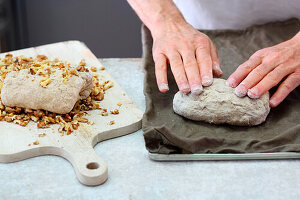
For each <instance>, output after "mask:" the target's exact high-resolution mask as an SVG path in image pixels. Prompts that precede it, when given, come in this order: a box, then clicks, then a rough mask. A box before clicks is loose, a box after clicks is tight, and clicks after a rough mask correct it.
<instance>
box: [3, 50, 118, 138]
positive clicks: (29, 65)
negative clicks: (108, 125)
mask: <svg viewBox="0 0 300 200" xmlns="http://www.w3.org/2000/svg"><path fill="white" fill-rule="evenodd" d="M22 69H27V70H29V75H36V76H42V77H44V78H43V79H42V80H41V82H40V86H41V87H44V88H47V87H48V85H50V84H51V81H52V79H51V78H50V74H51V73H52V72H53V70H62V71H63V73H62V76H63V78H64V79H63V81H64V82H65V83H67V81H68V79H69V78H70V77H71V76H73V75H74V76H78V73H80V72H89V69H88V68H87V67H86V62H85V60H84V59H82V60H81V61H80V63H79V64H78V66H74V67H73V66H71V65H70V63H69V62H68V61H61V60H59V59H57V58H56V59H54V60H49V59H48V58H47V56H45V55H37V56H36V57H35V58H33V57H25V56H23V55H20V56H15V57H13V55H12V54H6V55H5V57H4V58H1V59H0V93H1V89H2V86H3V82H4V79H5V76H6V74H7V73H9V72H11V71H20V70H22ZM100 69H101V70H104V69H105V68H104V67H103V66H102V67H101V68H100ZM90 70H91V71H95V70H96V67H91V68H90ZM100 76H101V75H100ZM32 81H34V78H33V79H32ZM92 83H93V88H92V92H91V94H90V96H89V97H87V98H86V99H83V100H79V101H78V102H77V103H76V104H75V106H74V108H73V110H72V111H71V112H70V113H68V114H56V113H52V112H48V111H45V110H31V109H24V108H18V107H8V106H4V105H3V103H2V101H1V97H0V121H6V122H12V123H15V124H18V125H20V126H27V124H28V123H29V122H30V121H32V122H34V123H36V125H37V127H38V128H41V129H44V128H50V125H51V124H58V125H59V128H58V131H59V132H60V134H61V135H65V134H66V135H69V134H71V133H72V132H73V131H74V130H77V129H78V127H79V126H80V123H89V120H88V119H87V118H85V117H84V116H85V115H88V116H89V114H88V113H87V112H86V111H90V110H101V114H100V115H101V116H107V115H108V113H107V109H105V108H102V107H100V104H99V103H100V101H102V100H103V99H104V94H105V91H106V90H108V89H109V88H111V87H113V85H114V84H113V82H112V81H110V80H107V81H105V82H104V83H100V79H99V75H98V74H97V73H93V78H92ZM114 113H115V111H114ZM90 123H91V124H94V122H90ZM52 131H53V132H54V130H53V129H52ZM42 137H43V136H42ZM36 143H38V141H36Z"/></svg>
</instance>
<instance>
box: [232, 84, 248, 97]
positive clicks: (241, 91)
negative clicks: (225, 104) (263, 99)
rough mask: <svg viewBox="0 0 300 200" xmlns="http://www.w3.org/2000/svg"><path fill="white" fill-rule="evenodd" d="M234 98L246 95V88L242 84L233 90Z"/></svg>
mask: <svg viewBox="0 0 300 200" xmlns="http://www.w3.org/2000/svg"><path fill="white" fill-rule="evenodd" d="M234 92H235V94H236V96H238V97H244V96H246V94H247V88H246V86H245V85H244V84H240V85H239V86H237V87H236V88H235V90H234Z"/></svg>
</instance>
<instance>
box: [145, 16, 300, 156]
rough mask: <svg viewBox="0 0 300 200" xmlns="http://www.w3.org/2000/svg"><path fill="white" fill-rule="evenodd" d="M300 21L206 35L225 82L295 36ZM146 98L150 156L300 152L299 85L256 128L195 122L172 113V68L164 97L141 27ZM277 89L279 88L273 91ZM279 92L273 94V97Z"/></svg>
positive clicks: (174, 88)
mask: <svg viewBox="0 0 300 200" xmlns="http://www.w3.org/2000/svg"><path fill="white" fill-rule="evenodd" d="M299 30H300V21H299V20H298V19H290V20H288V21H285V22H273V23H268V24H265V25H257V26H252V27H249V28H247V29H245V30H224V31H223V30H221V31H220V30H217V31H203V32H204V33H205V34H207V35H208V36H209V37H210V38H211V39H212V41H213V43H214V44H215V45H216V47H217V49H218V54H219V59H220V61H221V67H222V70H223V72H224V75H223V77H222V78H224V79H227V78H228V76H229V75H230V74H231V73H232V72H233V71H234V70H235V69H236V68H237V67H238V66H239V64H241V63H243V62H244V61H246V60H247V59H248V58H249V57H250V56H251V55H252V54H253V53H254V52H255V51H257V50H259V49H262V48H264V47H269V46H273V45H275V44H278V43H280V42H283V41H286V40H288V39H290V38H292V37H293V36H294V35H295V34H296V33H297V32H298V31H299ZM142 36H143V37H142V40H143V53H144V55H143V56H144V68H145V83H144V94H145V98H146V112H145V114H144V117H143V131H144V138H145V143H146V148H147V149H148V151H149V152H152V153H160V154H172V153H262V152H264V153H265V152H300V87H298V88H296V89H295V90H294V91H293V92H292V93H291V94H290V95H289V96H288V97H287V98H286V99H285V100H284V101H283V102H282V103H281V104H280V105H279V106H278V107H277V108H272V109H271V112H270V114H269V116H268V118H267V120H266V122H265V123H263V124H261V125H258V126H255V127H238V126H230V125H212V124H209V123H205V122H195V121H191V120H189V119H186V118H184V117H181V116H179V115H177V114H175V113H174V112H173V108H172V105H173V104H172V102H173V96H174V94H175V93H176V92H177V91H178V88H177V86H176V83H175V80H174V78H173V75H172V73H171V70H170V69H169V67H168V80H169V87H170V91H168V92H167V93H165V94H163V93H160V92H159V90H158V88H157V85H156V79H155V73H154V62H153V59H152V37H151V33H150V31H149V30H148V29H147V27H145V26H143V27H142ZM275 89H276V88H275ZM275 89H273V90H271V94H272V93H274V91H275Z"/></svg>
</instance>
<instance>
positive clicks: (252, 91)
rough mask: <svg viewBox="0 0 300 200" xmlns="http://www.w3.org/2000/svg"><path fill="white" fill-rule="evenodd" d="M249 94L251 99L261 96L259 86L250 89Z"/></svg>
mask: <svg viewBox="0 0 300 200" xmlns="http://www.w3.org/2000/svg"><path fill="white" fill-rule="evenodd" d="M247 94H248V96H249V97H250V98H251V99H258V98H259V96H258V90H257V88H252V89H250V90H248V92H247Z"/></svg>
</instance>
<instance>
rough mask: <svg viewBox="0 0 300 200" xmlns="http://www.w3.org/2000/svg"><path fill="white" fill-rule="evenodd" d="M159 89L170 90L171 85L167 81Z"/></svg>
mask: <svg viewBox="0 0 300 200" xmlns="http://www.w3.org/2000/svg"><path fill="white" fill-rule="evenodd" d="M158 88H159V90H160V91H168V90H169V86H168V84H166V83H161V84H160V85H159V86H158Z"/></svg>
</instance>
